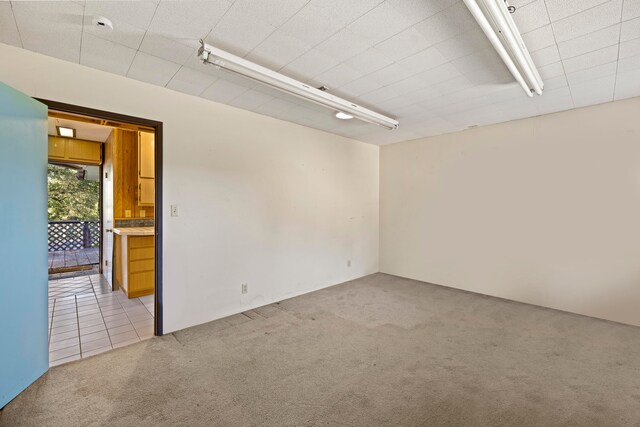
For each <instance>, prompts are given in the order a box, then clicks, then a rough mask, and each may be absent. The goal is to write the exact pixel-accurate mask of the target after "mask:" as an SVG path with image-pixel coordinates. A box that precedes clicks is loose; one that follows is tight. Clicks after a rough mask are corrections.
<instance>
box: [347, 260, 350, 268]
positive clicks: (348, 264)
mask: <svg viewBox="0 0 640 427" xmlns="http://www.w3.org/2000/svg"><path fill="white" fill-rule="evenodd" d="M347 267H351V260H350V259H348V260H347Z"/></svg>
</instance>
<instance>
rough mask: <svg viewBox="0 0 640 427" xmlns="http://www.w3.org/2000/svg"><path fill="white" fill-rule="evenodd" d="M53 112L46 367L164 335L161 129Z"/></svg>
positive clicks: (53, 106) (87, 113) (86, 113)
mask: <svg viewBox="0 0 640 427" xmlns="http://www.w3.org/2000/svg"><path fill="white" fill-rule="evenodd" d="M40 101H41V102H44V103H45V104H47V105H48V106H49V132H48V133H49V135H48V160H49V164H48V189H49V203H48V213H49V225H48V242H49V245H48V250H49V306H48V310H49V313H48V314H49V364H50V366H55V365H59V364H62V363H67V362H71V361H74V360H78V359H82V358H86V357H90V356H93V355H95V354H99V353H102V352H105V351H109V350H112V349H114V348H119V347H122V346H126V345H129V344H132V343H136V342H139V341H141V340H146V339H150V338H152V337H153V336H154V335H161V334H162V319H161V313H162V294H161V289H162V286H161V285H162V283H161V277H162V275H161V270H160V268H159V267H160V265H161V260H162V251H161V244H160V242H161V234H160V229H161V228H160V226H159V224H160V221H161V211H160V202H161V197H158V196H159V195H160V194H161V192H160V191H158V189H159V188H160V185H161V170H162V169H161V153H162V151H161V144H162V139H161V138H162V124H161V123H159V122H155V121H151V120H145V119H139V118H135V117H129V116H123V115H119V114H115V113H108V112H104V111H97V110H90V109H87V108H83V107H78V106H72V105H68V104H60V103H56V102H53V101H47V100H40Z"/></svg>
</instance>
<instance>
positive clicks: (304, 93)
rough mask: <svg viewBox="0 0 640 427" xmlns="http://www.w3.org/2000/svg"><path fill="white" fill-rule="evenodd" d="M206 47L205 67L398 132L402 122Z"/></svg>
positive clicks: (201, 51) (202, 52)
mask: <svg viewBox="0 0 640 427" xmlns="http://www.w3.org/2000/svg"><path fill="white" fill-rule="evenodd" d="M200 43H201V44H202V46H201V47H200V49H199V50H198V56H199V57H200V59H201V60H202V62H203V63H205V64H212V65H214V66H216V67H218V68H222V69H224V70H226V71H230V72H232V73H235V74H239V75H241V76H243V77H246V78H249V79H252V80H255V81H257V82H259V83H262V84H264V85H267V86H270V87H272V88H274V89H278V90H280V91H282V92H286V93H288V94H291V95H294V96H297V97H299V98H302V99H306V100H307V101H310V102H314V103H316V104H319V105H322V106H324V107H327V108H329V109H332V110H334V111H336V112H342V113H344V114H347V115H350V116H353V117H356V118H358V119H360V120H363V121H365V122H369V123H373V124H376V125H379V126H382V127H384V128H387V129H397V128H398V124H399V123H398V121H397V120H395V119H392V118H391V117H387V116H385V115H383V114H380V113H376V112H375V111H372V110H369V109H368V108H365V107H362V106H360V105H358V104H355V103H353V102H351V101H348V100H346V99H343V98H340V97H337V96H335V95H331V94H330V93H327V92H326V91H321V90H319V89H316V88H315V87H311V86H309V85H307V84H305V83H302V82H300V81H298V80H295V79H292V78H291V77H287V76H285V75H284V74H280V73H278V72H276V71H273V70H270V69H268V68H265V67H263V66H261V65H258V64H255V63H253V62H251V61H247V60H246V59H243V58H240V57H238V56H235V55H233V54H231V53H229V52H225V51H224V50H222V49H218V48H217V47H214V46H211V45H209V44H206V43H204V42H203V41H202V40H200Z"/></svg>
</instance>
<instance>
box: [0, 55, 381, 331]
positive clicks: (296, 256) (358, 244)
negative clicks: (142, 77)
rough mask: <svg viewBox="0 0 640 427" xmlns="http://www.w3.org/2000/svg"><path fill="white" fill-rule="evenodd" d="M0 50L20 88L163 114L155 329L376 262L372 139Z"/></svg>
mask: <svg viewBox="0 0 640 427" xmlns="http://www.w3.org/2000/svg"><path fill="white" fill-rule="evenodd" d="M0 58H1V60H0V61H1V62H2V65H1V66H0V80H1V81H3V82H5V83H6V84H8V85H10V86H13V87H15V88H16V89H18V90H20V91H23V92H25V93H27V94H29V95H32V96H35V97H40V98H45V99H51V100H56V101H61V102H66V103H70V104H77V105H82V106H86V107H91V108H97V109H102V110H108V111H113V112H118V113H122V114H128V115H133V116H138V117H144V118H148V119H153V120H159V121H162V122H164V174H163V178H164V190H163V196H164V216H165V223H164V226H163V232H164V245H163V249H164V265H163V273H164V322H165V331H166V332H170V331H174V330H177V329H181V328H184V327H187V326H191V325H195V324H198V323H202V322H206V321H209V320H212V319H216V318H219V317H222V316H226V315H229V314H233V313H238V312H240V311H243V310H247V309H249V308H252V307H256V306H260V305H263V304H268V303H271V302H273V301H277V300H281V299H284V298H287V297H291V296H294V295H297V294H302V293H305V292H309V291H313V290H316V289H319V288H323V287H326V286H329V285H334V284H337V283H340V282H343V281H346V280H350V279H354V278H357V277H360V276H363V275H366V274H369V273H374V272H376V271H377V270H378V208H379V206H378V195H379V191H378V181H379V176H378V170H379V169H378V167H379V149H378V147H376V146H373V145H369V144H364V143H362V142H358V141H355V140H351V139H347V138H343V137H339V136H335V135H332V134H328V133H325V132H321V131H317V130H313V129H309V128H306V127H303V126H299V125H295V124H291V123H287V122H283V121H279V120H276V119H273V118H269V117H265V116H260V115H257V114H253V113H250V112H246V111H243V110H239V109H236V108H233V107H228V106H225V105H221V104H216V103H213V102H211V101H207V100H204V99H200V98H196V97H192V96H188V95H185V94H181V93H178V92H173V91H171V90H168V89H164V88H161V87H157V86H153V85H150V84H146V83H142V82H138V81H135V80H131V79H127V78H124V77H120V76H116V75H112V74H107V73H104V72H102V71H97V70H94V69H90V68H86V67H84V66H81V65H77V64H73V63H69V62H64V61H61V60H57V59H53V58H49V57H46V56H43V55H40V54H36V53H32V52H29V51H25V50H22V49H18V48H14V47H10V46H7V45H3V44H0ZM171 204H177V205H178V206H179V215H180V216H179V217H171V216H169V206H170V205H171ZM43 238H44V236H43ZM349 259H350V260H351V267H348V266H347V260H349ZM242 283H247V284H248V289H249V292H248V294H246V295H242V294H241V292H240V290H241V284H242Z"/></svg>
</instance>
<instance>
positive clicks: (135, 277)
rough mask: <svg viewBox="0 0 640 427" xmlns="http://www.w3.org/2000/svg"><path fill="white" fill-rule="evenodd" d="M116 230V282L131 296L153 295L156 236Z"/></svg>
mask: <svg viewBox="0 0 640 427" xmlns="http://www.w3.org/2000/svg"><path fill="white" fill-rule="evenodd" d="M114 232H115V234H116V236H115V238H116V240H115V272H114V276H115V279H116V283H117V284H118V286H120V287H122V289H123V290H124V292H125V293H126V294H127V297H129V298H137V297H141V296H144V295H152V294H153V291H154V284H155V237H154V236H136V235H126V234H125V235H121V234H120V233H121V230H114Z"/></svg>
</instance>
